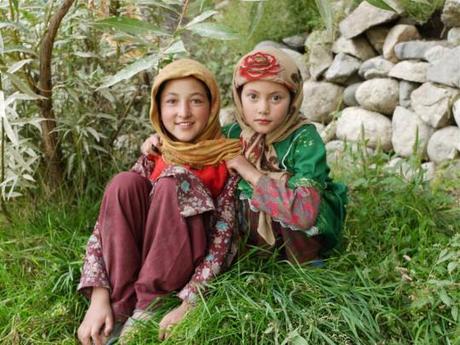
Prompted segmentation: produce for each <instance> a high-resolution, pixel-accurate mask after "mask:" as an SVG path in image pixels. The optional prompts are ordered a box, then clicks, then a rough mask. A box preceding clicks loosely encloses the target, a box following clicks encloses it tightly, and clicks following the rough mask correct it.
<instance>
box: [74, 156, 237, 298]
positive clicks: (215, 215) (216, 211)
mask: <svg viewBox="0 0 460 345" xmlns="http://www.w3.org/2000/svg"><path fill="white" fill-rule="evenodd" d="M152 170H153V165H152V164H151V161H150V160H149V159H147V157H145V156H142V157H140V158H139V159H138V161H137V162H136V163H135V164H134V166H133V168H132V169H131V171H133V172H136V173H138V174H140V175H142V176H144V177H149V176H150V175H151V172H152ZM163 176H173V177H174V178H175V180H176V182H177V188H176V190H177V196H178V201H179V205H180V213H181V215H182V216H183V217H190V216H192V215H197V214H203V213H205V212H208V211H212V217H210V218H211V219H210V224H209V234H208V240H209V249H208V254H207V256H206V258H205V260H204V261H203V262H202V263H201V264H200V265H199V266H198V267H197V268H196V270H195V273H194V275H193V276H192V278H191V280H190V282H189V283H188V284H187V285H186V286H185V287H184V288H183V289H182V290H181V291H180V293H179V294H178V296H179V297H180V298H181V299H183V300H187V301H188V302H190V303H193V302H194V301H195V300H196V298H197V292H198V289H199V288H200V287H203V286H204V285H205V284H206V282H208V281H209V280H210V279H212V278H213V277H214V276H216V275H217V274H218V273H219V272H221V271H222V269H223V268H225V267H227V266H228V265H229V264H230V263H231V262H232V260H233V258H234V256H235V253H236V243H234V241H233V236H234V227H235V217H236V215H235V190H236V185H237V182H238V178H237V177H236V176H232V177H230V178H229V179H228V181H227V183H226V185H225V187H224V189H223V191H222V193H221V194H220V195H219V196H218V197H217V198H216V199H215V200H213V199H212V197H211V195H210V193H209V191H208V190H207V189H206V188H205V187H204V186H203V184H202V183H201V181H200V180H199V179H198V177H196V176H195V175H194V174H192V173H191V172H189V171H188V170H187V169H185V168H183V167H180V166H170V167H168V168H167V169H165V170H164V171H163V172H162V174H161V175H160V177H163ZM152 190H153V189H152ZM91 287H106V288H110V284H109V279H108V277H107V272H106V269H105V264H104V259H103V257H102V251H101V237H100V230H99V226H98V223H96V225H95V227H94V230H93V233H92V235H91V237H90V239H89V241H88V244H87V250H86V256H85V259H84V265H83V270H82V274H81V279H80V284H79V285H78V290H80V291H82V292H83V293H85V294H86V295H88V292H89V289H88V288H91Z"/></svg>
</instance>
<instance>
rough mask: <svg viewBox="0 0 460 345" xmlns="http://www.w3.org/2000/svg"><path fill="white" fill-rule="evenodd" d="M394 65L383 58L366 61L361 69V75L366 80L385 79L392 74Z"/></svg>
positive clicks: (378, 57)
mask: <svg viewBox="0 0 460 345" xmlns="http://www.w3.org/2000/svg"><path fill="white" fill-rule="evenodd" d="M393 66H394V64H393V63H392V62H390V61H388V60H385V59H384V58H383V57H382V56H376V57H374V58H372V59H369V60H366V61H364V62H363V63H362V64H361V67H359V71H358V73H359V75H360V76H361V77H363V78H364V79H372V78H385V77H387V76H388V73H390V71H391V69H392V68H393Z"/></svg>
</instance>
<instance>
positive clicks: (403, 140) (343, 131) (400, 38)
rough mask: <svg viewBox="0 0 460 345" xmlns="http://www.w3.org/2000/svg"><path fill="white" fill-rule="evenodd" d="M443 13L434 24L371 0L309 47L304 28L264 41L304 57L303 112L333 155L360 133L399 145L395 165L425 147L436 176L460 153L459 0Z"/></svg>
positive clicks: (314, 36)
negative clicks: (424, 24) (335, 34)
mask: <svg viewBox="0 0 460 345" xmlns="http://www.w3.org/2000/svg"><path fill="white" fill-rule="evenodd" d="M441 21H442V22H439V25H437V26H438V28H437V30H436V29H434V30H431V31H429V30H426V28H425V27H422V26H420V25H417V23H413V22H411V21H410V20H408V19H407V18H404V16H403V14H401V13H400V12H399V13H398V12H393V11H387V10H383V9H380V8H377V7H375V6H373V5H371V4H369V3H367V2H366V1H364V2H362V3H361V4H360V5H359V6H358V7H357V8H355V9H354V10H353V11H352V12H350V13H349V15H348V16H347V17H346V18H345V19H343V20H342V21H341V22H340V24H339V37H338V38H337V39H336V40H335V41H334V42H330V41H328V37H330V35H329V36H328V35H327V33H326V32H313V33H310V34H309V35H308V37H307V38H306V41H305V45H306V46H307V47H308V54H305V55H303V54H302V53H303V51H302V49H303V47H302V46H301V45H300V44H299V42H302V40H305V37H306V35H305V34H304V35H299V36H295V37H291V38H287V39H285V40H283V42H284V44H278V43H274V42H261V43H260V44H259V45H258V47H263V46H264V45H276V46H278V47H280V48H282V49H283V50H285V51H286V52H287V53H289V54H290V55H291V56H293V57H294V58H295V59H296V61H297V62H298V64H299V67H300V69H301V71H302V74H303V76H304V79H305V84H304V102H303V105H302V112H303V113H304V114H305V116H306V117H308V118H309V119H310V120H312V121H313V122H314V123H315V124H316V126H317V128H318V130H319V131H320V133H321V136H322V137H323V140H324V141H325V143H326V148H327V150H328V155H329V159H334V157H338V156H339V155H340V152H341V151H343V148H344V147H345V143H346V142H347V143H356V142H358V141H360V142H364V143H365V145H366V146H367V148H368V152H369V153H372V152H373V151H374V150H375V149H377V148H379V149H381V150H383V151H385V152H388V153H394V157H395V158H394V159H393V160H392V161H390V162H389V163H388V165H389V167H394V166H398V167H401V166H402V167H403V168H404V166H405V165H407V163H406V161H407V159H408V158H410V157H412V156H413V155H414V154H417V155H420V156H421V157H422V158H423V160H424V162H425V163H424V164H423V168H424V169H426V170H427V171H428V174H427V177H430V176H432V175H433V173H434V171H435V169H436V167H437V166H439V164H441V163H443V162H445V161H449V160H455V159H456V158H458V157H459V154H460V128H459V126H460V1H458V0H447V1H446V3H445V6H444V9H443V11H442V14H441ZM455 25H457V26H459V27H455ZM427 32H428V33H427ZM294 43H295V44H294ZM286 44H287V45H288V46H286ZM224 113H225V111H224Z"/></svg>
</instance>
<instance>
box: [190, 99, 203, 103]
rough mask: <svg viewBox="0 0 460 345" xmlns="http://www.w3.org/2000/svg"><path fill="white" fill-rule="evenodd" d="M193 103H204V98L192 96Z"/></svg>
mask: <svg viewBox="0 0 460 345" xmlns="http://www.w3.org/2000/svg"><path fill="white" fill-rule="evenodd" d="M192 104H203V100H202V99H201V98H192Z"/></svg>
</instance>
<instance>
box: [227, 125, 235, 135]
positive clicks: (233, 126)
mask: <svg viewBox="0 0 460 345" xmlns="http://www.w3.org/2000/svg"><path fill="white" fill-rule="evenodd" d="M236 126H237V123H236V122H235V123H233V124H232V125H231V126H230V128H229V129H228V132H227V137H228V138H231V135H230V134H231V133H232V130H233V128H235V127H236Z"/></svg>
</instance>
